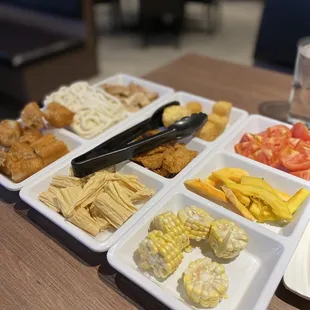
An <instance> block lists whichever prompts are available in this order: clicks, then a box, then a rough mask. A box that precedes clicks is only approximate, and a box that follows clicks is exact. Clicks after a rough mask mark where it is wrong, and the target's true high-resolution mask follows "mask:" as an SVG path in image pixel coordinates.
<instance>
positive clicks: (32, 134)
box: [18, 127, 42, 144]
mask: <svg viewBox="0 0 310 310" xmlns="http://www.w3.org/2000/svg"><path fill="white" fill-rule="evenodd" d="M41 137H42V132H41V131H40V129H38V128H34V127H29V128H24V129H23V135H22V136H21V137H20V138H19V140H18V141H19V142H25V143H28V144H30V143H32V142H34V141H36V140H38V139H40V138H41Z"/></svg>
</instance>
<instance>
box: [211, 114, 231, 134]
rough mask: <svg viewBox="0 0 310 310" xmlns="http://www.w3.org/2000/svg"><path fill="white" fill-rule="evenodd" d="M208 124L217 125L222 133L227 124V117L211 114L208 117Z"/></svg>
mask: <svg viewBox="0 0 310 310" xmlns="http://www.w3.org/2000/svg"><path fill="white" fill-rule="evenodd" d="M208 122H210V123H213V124H215V125H217V126H218V127H219V128H220V129H221V130H223V131H224V129H225V128H226V126H227V124H228V117H227V116H220V115H217V114H215V113H211V114H210V115H209V116H208Z"/></svg>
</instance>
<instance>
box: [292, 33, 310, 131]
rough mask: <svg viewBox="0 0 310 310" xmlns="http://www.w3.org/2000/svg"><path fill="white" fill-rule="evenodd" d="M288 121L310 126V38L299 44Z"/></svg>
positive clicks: (301, 40)
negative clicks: (300, 122)
mask: <svg viewBox="0 0 310 310" xmlns="http://www.w3.org/2000/svg"><path fill="white" fill-rule="evenodd" d="M288 121H289V122H290V123H296V122H298V121H302V122H303V123H305V124H306V125H307V126H308V127H309V126H310V37H305V38H302V39H300V41H299V42H298V51H297V57H296V63H295V71H294V77H293V85H292V89H291V93H290V97H289V112H288Z"/></svg>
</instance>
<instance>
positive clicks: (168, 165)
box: [163, 147, 198, 174]
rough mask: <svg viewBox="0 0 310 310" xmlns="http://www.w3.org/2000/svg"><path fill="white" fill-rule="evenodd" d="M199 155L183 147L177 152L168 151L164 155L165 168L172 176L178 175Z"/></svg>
mask: <svg viewBox="0 0 310 310" xmlns="http://www.w3.org/2000/svg"><path fill="white" fill-rule="evenodd" d="M197 155H198V152H197V151H192V150H188V149H186V148H183V147H180V148H177V150H176V151H175V152H172V151H167V152H165V153H164V159H163V168H164V169H166V170H167V171H168V172H169V173H171V174H177V173H179V172H180V171H181V170H182V169H183V168H184V167H186V166H187V165H188V164H189V163H190V162H191V161H192V159H194V158H195V157H196V156H197Z"/></svg>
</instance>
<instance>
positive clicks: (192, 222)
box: [178, 206, 214, 241]
mask: <svg viewBox="0 0 310 310" xmlns="http://www.w3.org/2000/svg"><path fill="white" fill-rule="evenodd" d="M178 218H179V220H180V221H181V223H182V224H183V225H184V227H185V230H186V231H187V233H188V235H189V238H190V239H194V240H196V241H201V240H204V239H207V238H208V236H209V232H210V227H211V223H212V222H213V221H214V218H213V217H211V216H210V215H209V214H208V213H207V212H206V211H204V210H202V209H200V208H197V207H195V206H190V207H186V208H184V209H183V210H180V211H179V213H178Z"/></svg>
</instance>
